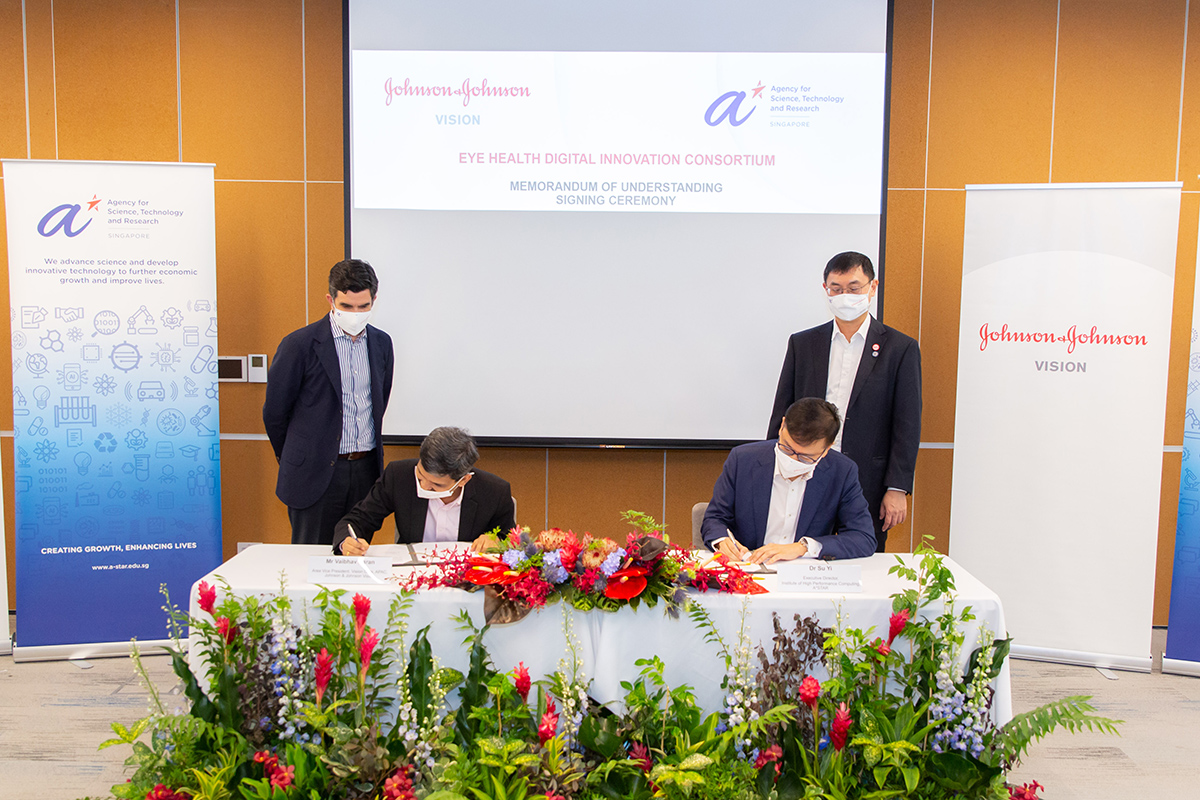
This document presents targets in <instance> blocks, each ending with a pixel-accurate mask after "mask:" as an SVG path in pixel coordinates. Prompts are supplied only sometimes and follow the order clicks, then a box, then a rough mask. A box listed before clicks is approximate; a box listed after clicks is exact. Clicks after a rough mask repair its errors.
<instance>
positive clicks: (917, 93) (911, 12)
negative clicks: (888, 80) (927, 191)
mask: <svg viewBox="0 0 1200 800" xmlns="http://www.w3.org/2000/svg"><path fill="white" fill-rule="evenodd" d="M895 7H896V10H895V13H894V15H893V19H892V93H891V105H890V108H889V110H888V186H905V187H914V186H924V185H925V134H926V132H927V131H926V122H927V113H926V112H927V111H928V98H929V37H930V24H931V22H932V10H931V7H930V4H929V3H896V4H895Z"/></svg>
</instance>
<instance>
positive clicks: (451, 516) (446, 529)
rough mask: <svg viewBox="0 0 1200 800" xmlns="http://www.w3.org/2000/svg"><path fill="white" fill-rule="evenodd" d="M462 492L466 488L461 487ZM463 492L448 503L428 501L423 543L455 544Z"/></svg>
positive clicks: (437, 500) (434, 500) (460, 516)
mask: <svg viewBox="0 0 1200 800" xmlns="http://www.w3.org/2000/svg"><path fill="white" fill-rule="evenodd" d="M463 488H464V491H465V488H466V487H463ZM462 499H463V492H459V493H458V497H456V498H454V499H453V500H451V501H450V502H449V503H444V502H442V501H441V500H440V499H437V498H435V499H433V500H430V501H429V510H428V511H426V512H425V535H424V537H423V538H422V539H421V541H423V542H457V541H458V521H459V520H460V519H461V518H462Z"/></svg>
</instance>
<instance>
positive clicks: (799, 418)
mask: <svg viewBox="0 0 1200 800" xmlns="http://www.w3.org/2000/svg"><path fill="white" fill-rule="evenodd" d="M783 422H784V424H785V425H787V432H788V436H791V437H792V438H793V439H795V440H796V444H799V445H804V446H806V447H807V446H808V445H810V444H812V443H813V442H818V441H819V442H824V443H825V445H826V446H830V445H832V444H833V442H834V440H835V439H837V435H838V431H839V430H841V427H842V419H841V416H840V415H839V414H838V410H837V406H835V405H834V404H833V403H830V402H829V401H827V400H822V399H821V398H819V397H801V398H800V399H799V400H797V401H796V402H794V403H792V404H791V405H790V406H788V410H787V413H786V414H784V415H783Z"/></svg>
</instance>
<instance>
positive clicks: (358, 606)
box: [354, 594, 371, 642]
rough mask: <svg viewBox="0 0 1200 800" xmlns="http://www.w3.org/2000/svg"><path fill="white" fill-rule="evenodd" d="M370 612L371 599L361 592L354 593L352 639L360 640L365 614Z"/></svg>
mask: <svg viewBox="0 0 1200 800" xmlns="http://www.w3.org/2000/svg"><path fill="white" fill-rule="evenodd" d="M370 613H371V599H370V598H369V597H365V596H363V595H361V594H356V595H354V641H355V642H361V641H362V635H363V628H365V627H366V626H367V615H368V614H370Z"/></svg>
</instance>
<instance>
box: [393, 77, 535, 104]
mask: <svg viewBox="0 0 1200 800" xmlns="http://www.w3.org/2000/svg"><path fill="white" fill-rule="evenodd" d="M383 91H384V92H385V93H386V96H387V99H386V100H385V101H384V105H388V106H390V105H391V104H392V100H393V99H396V98H404V97H455V98H458V97H461V98H462V104H463V105H464V106H465V105H467V104H468V103H470V102H471V98H473V97H529V96H530V89H529V87H528V86H489V85H488V82H487V78H484V79H483V80H482V81H480V82H479V83H478V84H473V83H471V79H470V78H465V79H463V82H462V85H461V86H437V85H416V84H413V82H412V81H410V80H409V79H408V78H405V79H404V83H400V82H399V81H393V80H392V79H391V78H388V79H387V80H386V81H384V82H383Z"/></svg>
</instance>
